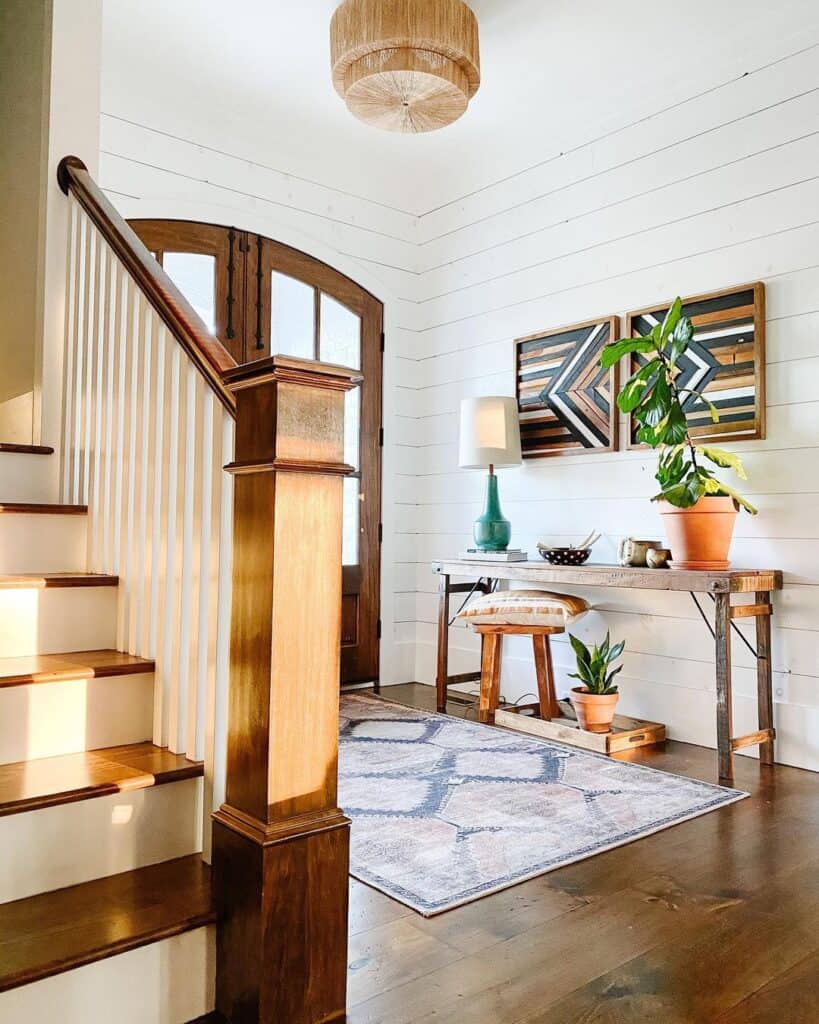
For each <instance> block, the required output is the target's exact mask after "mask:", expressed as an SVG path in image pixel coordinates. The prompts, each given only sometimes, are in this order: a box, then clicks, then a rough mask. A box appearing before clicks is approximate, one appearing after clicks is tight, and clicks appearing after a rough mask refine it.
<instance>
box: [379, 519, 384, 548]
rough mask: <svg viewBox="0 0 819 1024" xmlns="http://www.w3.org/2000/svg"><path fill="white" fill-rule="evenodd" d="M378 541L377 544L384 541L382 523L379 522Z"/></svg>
mask: <svg viewBox="0 0 819 1024" xmlns="http://www.w3.org/2000/svg"><path fill="white" fill-rule="evenodd" d="M378 543H379V544H383V543H384V524H383V523H379V524H378Z"/></svg>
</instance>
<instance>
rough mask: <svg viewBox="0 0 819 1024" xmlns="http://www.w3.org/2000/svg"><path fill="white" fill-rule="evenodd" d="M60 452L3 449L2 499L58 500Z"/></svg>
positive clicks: (0, 471)
mask: <svg viewBox="0 0 819 1024" xmlns="http://www.w3.org/2000/svg"><path fill="white" fill-rule="evenodd" d="M59 463H60V460H59V456H57V455H23V454H21V453H20V452H0V498H2V500H3V501H28V502H38V503H43V504H44V503H46V502H53V501H58V500H59V499H58V498H57V490H58V480H57V475H58V470H59Z"/></svg>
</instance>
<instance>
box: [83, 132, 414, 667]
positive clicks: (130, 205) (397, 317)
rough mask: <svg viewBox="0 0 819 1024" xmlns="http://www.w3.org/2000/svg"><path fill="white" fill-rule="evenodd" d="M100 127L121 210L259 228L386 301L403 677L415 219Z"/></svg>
mask: <svg viewBox="0 0 819 1024" xmlns="http://www.w3.org/2000/svg"><path fill="white" fill-rule="evenodd" d="M101 134H102V139H101V150H102V153H101V163H100V174H99V182H100V184H101V185H102V186H103V188H104V189H105V190H106V191H107V192H108V194H109V196H110V197H111V199H112V201H113V202H114V203H115V204H116V205H117V207H118V208H119V210H120V212H122V213H123V215H124V216H126V217H179V218H187V219H191V220H202V221H208V222H212V223H217V224H232V225H235V226H236V227H239V228H243V229H246V230H249V231H255V232H259V233H261V234H264V235H267V236H268V237H271V238H274V239H276V240H277V241H281V242H285V243H287V244H289V245H293V246H295V247H297V248H299V249H302V250H303V251H305V252H309V253H310V254H311V255H313V256H316V257H317V258H318V259H321V260H324V261H325V262H327V263H329V264H331V265H332V266H334V267H337V268H338V269H339V270H341V271H343V272H344V273H346V274H347V275H348V276H350V277H351V278H353V279H354V280H355V281H357V282H358V283H359V284H361V285H363V286H364V287H365V288H367V289H368V290H369V291H370V292H372V294H374V295H375V296H376V297H377V298H379V299H380V300H381V301H382V302H383V303H384V326H385V334H386V353H385V362H384V410H385V424H384V427H385V442H384V443H385V447H384V477H383V516H382V518H383V522H384V544H383V549H382V613H381V617H382V622H383V637H384V639H383V643H382V651H381V663H382V664H381V668H382V680H383V681H384V682H396V681H404V680H407V679H410V678H411V677H412V674H413V671H414V660H415V649H414V635H413V634H412V632H410V633H407V631H406V630H405V629H404V628H403V627H401V628H400V629H398V631H397V634H396V631H395V627H394V607H395V602H396V593H395V588H396V586H397V585H398V584H397V583H396V581H395V575H394V571H393V564H394V560H395V540H394V538H395V532H396V525H395V507H396V506H395V489H396V482H395V481H396V476H395V475H396V471H397V469H398V468H399V466H401V465H403V461H402V460H403V459H405V458H406V454H405V453H404V452H403V451H401V450H399V449H398V448H397V445H396V442H397V424H396V421H395V419H394V417H393V416H392V415H391V413H392V410H394V408H395V406H396V404H397V403H398V401H399V398H398V381H399V377H400V373H401V372H402V368H401V367H400V366H399V364H398V356H399V354H400V353H403V352H405V351H407V346H408V345H410V344H412V340H413V336H412V335H411V333H409V332H407V331H405V330H403V329H402V328H401V327H400V326H399V324H400V323H401V322H402V321H405V320H406V319H407V317H408V316H410V315H411V312H412V311H411V309H410V308H409V306H408V304H407V303H406V302H404V301H402V300H401V299H399V298H398V297H397V295H398V294H399V293H401V292H402V290H403V291H406V289H407V288H409V286H410V284H411V283H412V281H413V280H414V277H413V273H412V271H413V261H414V260H415V258H416V248H417V247H416V245H415V230H416V222H415V219H414V218H413V217H411V216H410V215H409V214H406V213H403V212H402V211H400V210H397V209H394V208H391V207H387V206H385V205H384V204H381V203H377V202H374V201H369V200H366V199H362V198H360V197H358V196H353V195H350V194H349V193H347V192H345V191H343V190H340V189H339V190H336V189H333V188H329V187H326V186H324V185H319V184H315V183H314V182H312V181H309V180H306V179H303V178H295V177H293V176H291V175H289V174H287V173H285V172H283V171H279V170H277V169H275V168H273V167H271V166H269V165H265V164H261V163H254V162H252V161H249V160H248V159H246V158H245V157H244V156H242V155H233V154H230V153H227V152H224V151H221V150H217V149H216V148H215V147H214V148H208V147H207V146H202V145H197V144H194V143H192V142H189V141H187V140H185V139H184V138H181V137H176V136H171V135H169V134H168V133H166V132H161V131H157V130H152V129H150V128H146V127H144V126H141V125H135V124H133V123H129V122H127V121H125V120H122V119H120V118H119V117H118V116H116V115H111V114H104V115H103V117H102V122H101ZM405 281H407V282H409V284H407V285H406V288H404V282H405Z"/></svg>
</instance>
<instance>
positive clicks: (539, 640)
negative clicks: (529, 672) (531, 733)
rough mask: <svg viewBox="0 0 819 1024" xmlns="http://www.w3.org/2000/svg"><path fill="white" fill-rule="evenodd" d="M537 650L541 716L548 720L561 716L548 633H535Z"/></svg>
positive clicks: (534, 641)
mask: <svg viewBox="0 0 819 1024" xmlns="http://www.w3.org/2000/svg"><path fill="white" fill-rule="evenodd" d="M532 647H533V648H534V652H535V675H536V676H537V692H538V697H539V699H540V717H541V718H543V719H545V720H546V721H547V722H548V721H549V720H551V719H552V718H560V708H559V707H558V703H557V696H556V694H555V675H554V667H553V666H552V648H551V646H550V644H549V636H548V634H547V633H540V634H537V633H536V634H535V635H534V636H533V637H532Z"/></svg>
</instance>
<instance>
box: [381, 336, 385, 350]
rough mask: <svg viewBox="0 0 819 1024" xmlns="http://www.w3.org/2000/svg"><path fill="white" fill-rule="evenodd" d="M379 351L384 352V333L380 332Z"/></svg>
mask: <svg viewBox="0 0 819 1024" xmlns="http://www.w3.org/2000/svg"><path fill="white" fill-rule="evenodd" d="M381 351H382V352H383V351H384V332H383V331H382V332H381Z"/></svg>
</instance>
